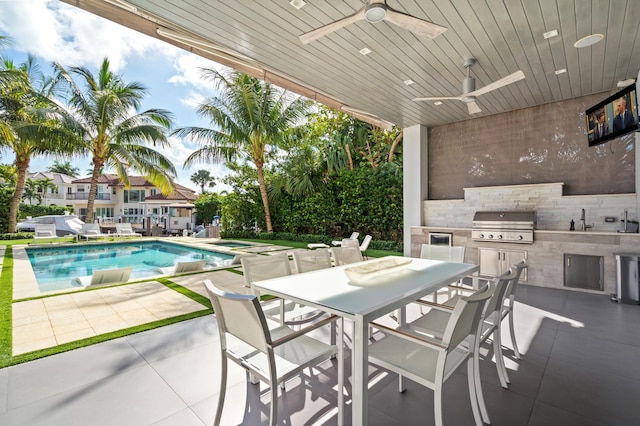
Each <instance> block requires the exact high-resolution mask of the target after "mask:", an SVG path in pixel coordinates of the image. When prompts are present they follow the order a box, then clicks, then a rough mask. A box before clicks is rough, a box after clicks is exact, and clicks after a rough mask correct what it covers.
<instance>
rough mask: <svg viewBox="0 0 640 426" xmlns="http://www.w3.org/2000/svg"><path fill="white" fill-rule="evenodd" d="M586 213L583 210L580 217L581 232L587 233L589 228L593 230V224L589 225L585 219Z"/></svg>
mask: <svg viewBox="0 0 640 426" xmlns="http://www.w3.org/2000/svg"><path fill="white" fill-rule="evenodd" d="M585 216H586V215H585V212H584V209H582V214H581V215H580V230H581V231H586V230H587V229H589V228H593V223H592V224H591V225H587V221H586V219H585Z"/></svg>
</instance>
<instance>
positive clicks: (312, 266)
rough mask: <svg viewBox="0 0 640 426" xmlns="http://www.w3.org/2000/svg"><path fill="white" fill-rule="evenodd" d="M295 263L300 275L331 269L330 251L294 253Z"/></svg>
mask: <svg viewBox="0 0 640 426" xmlns="http://www.w3.org/2000/svg"><path fill="white" fill-rule="evenodd" d="M293 263H294V265H296V270H297V271H298V273H299V274H300V273H303V272H311V271H317V270H318V269H324V268H331V258H330V257H329V250H311V251H294V252H293Z"/></svg>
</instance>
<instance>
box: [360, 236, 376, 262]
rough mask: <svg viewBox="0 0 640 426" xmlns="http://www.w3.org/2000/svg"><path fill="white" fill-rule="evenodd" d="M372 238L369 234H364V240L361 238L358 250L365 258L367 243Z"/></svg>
mask: <svg viewBox="0 0 640 426" xmlns="http://www.w3.org/2000/svg"><path fill="white" fill-rule="evenodd" d="M372 239H373V237H372V236H371V235H366V236H365V237H364V240H362V244H360V252H361V253H362V256H363V257H364V258H365V259H366V258H367V249H368V248H369V243H371V240H372Z"/></svg>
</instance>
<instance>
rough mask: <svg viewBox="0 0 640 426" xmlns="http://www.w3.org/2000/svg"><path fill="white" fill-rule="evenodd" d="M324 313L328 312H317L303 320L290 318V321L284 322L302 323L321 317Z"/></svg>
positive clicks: (290, 323)
mask: <svg viewBox="0 0 640 426" xmlns="http://www.w3.org/2000/svg"><path fill="white" fill-rule="evenodd" d="M324 314H326V312H322V311H321V312H318V313H317V314H315V315H313V316H311V317H307V318H304V319H301V320H290V321H285V322H284V323H285V324H286V325H300V324H306V323H308V322H311V321H314V320H316V319H318V318H320V317H321V316H323V315H324Z"/></svg>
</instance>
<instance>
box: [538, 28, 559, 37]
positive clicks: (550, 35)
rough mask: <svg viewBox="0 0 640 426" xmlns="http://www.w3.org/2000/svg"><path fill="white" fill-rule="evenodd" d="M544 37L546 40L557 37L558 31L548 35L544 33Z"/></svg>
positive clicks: (548, 32)
mask: <svg viewBox="0 0 640 426" xmlns="http://www.w3.org/2000/svg"><path fill="white" fill-rule="evenodd" d="M542 35H543V36H544V38H545V39H547V38H551V37H556V36H557V35H558V30H551V31H547V32H546V33H544V34H542Z"/></svg>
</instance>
